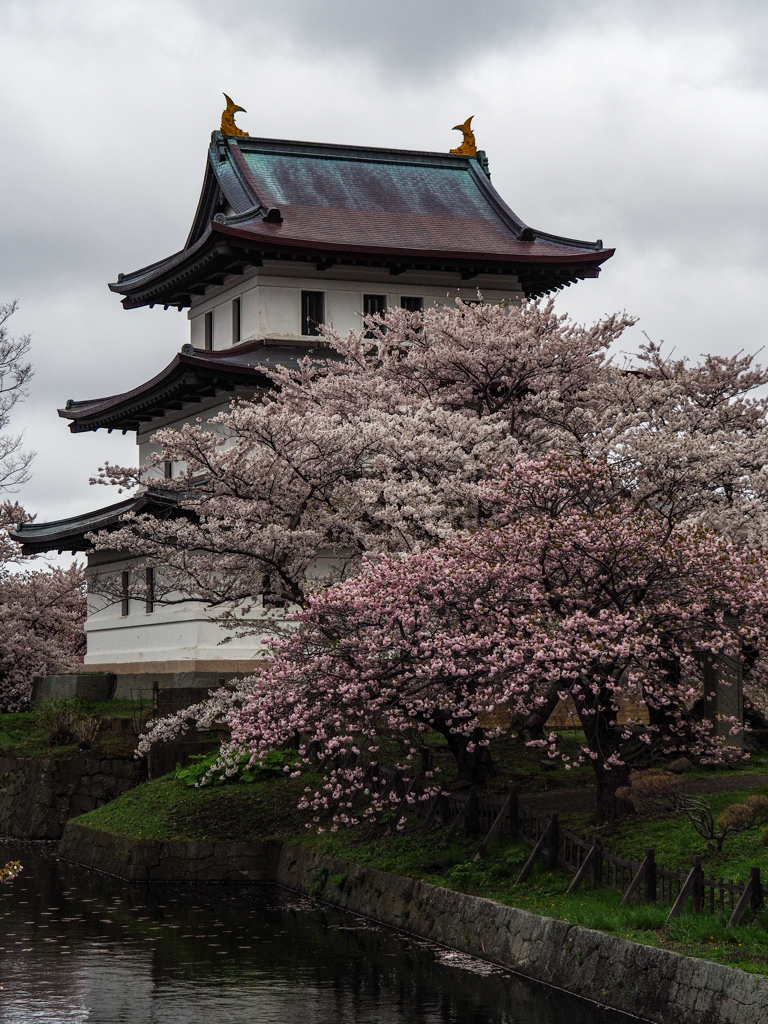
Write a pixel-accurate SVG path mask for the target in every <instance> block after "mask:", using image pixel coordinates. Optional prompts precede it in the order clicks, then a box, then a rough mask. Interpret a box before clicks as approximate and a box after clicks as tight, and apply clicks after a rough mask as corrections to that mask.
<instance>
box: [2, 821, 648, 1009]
mask: <svg viewBox="0 0 768 1024" xmlns="http://www.w3.org/2000/svg"><path fill="white" fill-rule="evenodd" d="M55 850H56V847H55V844H23V843H17V842H13V841H7V842H6V841H0V865H2V864H4V863H5V862H6V861H8V860H21V861H22V863H23V864H24V872H23V874H22V875H20V876H19V878H17V879H16V880H15V881H14V882H11V883H8V884H0V1022H2V1024H32V1022H40V1024H60V1022H62V1024H63V1022H81V1021H82V1022H85V1021H88V1022H98V1024H149V1022H151V1024H241V1022H242V1024H246V1022H247V1024H390V1022H391V1024H395V1022H397V1024H454V1022H455V1024H627V1022H629V1021H630V1018H628V1017H626V1016H624V1015H622V1014H614V1013H610V1012H608V1011H603V1010H601V1009H599V1008H598V1007H595V1006H593V1005H591V1004H588V1003H583V1002H581V1001H579V1000H576V999H572V998H571V997H568V996H564V995H563V994H562V993H558V992H556V991H554V990H551V989H548V988H546V987H543V986H537V985H533V984H530V983H528V982H526V981H524V980H521V979H519V978H517V977H515V976H514V975H511V974H509V973H507V972H505V971H503V970H501V969H497V968H495V967H493V966H491V965H488V964H485V963H483V962H481V961H478V960H474V959H472V958H470V957H464V956H461V955H459V954H456V953H453V952H451V951H450V950H446V949H443V948H441V947H439V946H435V945H433V944H431V943H427V942H421V941H419V940H414V939H412V938H409V937H408V936H404V935H401V934H399V933H398V932H395V931H392V930H390V929H387V928H383V927H378V926H376V925H373V924H370V923H368V922H366V921H364V920H362V919H360V918H356V917H353V916H351V915H348V914H345V913H343V912H341V911H336V910H334V909H331V908H328V907H324V906H322V905H319V904H317V903H315V902H313V901H312V900H309V899H305V898H304V897H301V896H297V895H295V894H293V893H291V892H287V891H286V890H284V889H280V888H278V887H276V886H269V885H239V886H228V885H191V886H190V885H185V886H181V885H168V884H152V885H137V884H128V883H125V882H121V881H119V880H117V879H114V878H109V877H106V876H103V875H99V874H96V873H90V872H88V871H85V870H83V869H80V868H76V867H73V866H71V865H67V864H62V863H60V862H59V861H57V860H56V856H55Z"/></svg>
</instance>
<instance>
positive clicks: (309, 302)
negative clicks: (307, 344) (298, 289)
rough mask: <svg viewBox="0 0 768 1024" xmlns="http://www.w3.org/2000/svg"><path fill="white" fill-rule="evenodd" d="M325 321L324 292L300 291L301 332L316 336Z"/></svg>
mask: <svg viewBox="0 0 768 1024" xmlns="http://www.w3.org/2000/svg"><path fill="white" fill-rule="evenodd" d="M324 322H325V292H302V293H301V333H302V334H304V335H308V336H309V337H313V338H316V337H317V336H318V335H319V334H320V324H322V323H324Z"/></svg>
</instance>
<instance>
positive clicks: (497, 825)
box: [370, 766, 768, 925]
mask: <svg viewBox="0 0 768 1024" xmlns="http://www.w3.org/2000/svg"><path fill="white" fill-rule="evenodd" d="M370 782H371V784H373V785H375V786H376V788H377V789H378V790H379V791H380V792H382V793H384V792H386V793H388V794H394V795H395V799H397V798H399V801H400V802H399V805H398V806H397V808H396V811H395V821H396V822H397V820H398V819H400V818H402V817H405V816H414V815H415V816H416V817H417V818H423V819H424V821H423V824H422V832H423V833H426V832H428V831H429V830H430V829H431V828H433V827H434V826H435V825H438V824H439V825H441V826H442V827H446V826H448V833H447V835H446V837H445V841H446V842H448V841H450V839H452V838H453V837H454V836H455V835H456V834H457V833H458V832H459V831H464V832H465V833H467V834H468V835H471V836H478V837H479V836H482V837H483V838H482V841H481V842H480V844H479V846H478V850H477V854H476V857H475V859H476V860H478V859H482V858H483V857H485V856H487V853H488V850H489V848H490V845H491V843H492V842H493V841H494V840H495V839H496V838H497V837H499V836H505V837H507V838H508V839H510V840H512V839H520V840H522V841H523V842H524V843H525V844H526V845H528V846H529V847H531V851H532V852H531V855H530V857H529V858H528V860H527V862H526V864H525V866H524V867H523V869H522V871H521V872H520V875H519V876H518V879H517V881H518V882H523V881H525V879H526V878H528V876H529V875H530V873H531V871H532V870H533V868H534V865H535V863H536V861H537V860H538V859H539V858H540V857H546V859H547V860H548V862H549V864H550V865H551V866H552V867H553V868H554V867H560V868H563V869H565V870H566V871H569V872H571V873H572V874H573V875H574V878H573V881H572V882H571V885H570V887H569V889H568V892H569V893H570V892H573V891H575V890H576V889H577V888H578V886H579V885H581V883H582V882H584V881H589V882H591V883H592V884H593V885H602V886H605V887H607V888H611V889H615V890H617V891H619V892H623V893H624V895H623V898H622V903H623V904H627V903H629V902H630V900H633V899H644V900H646V901H648V902H652V903H671V904H672V909H671V910H670V913H669V916H670V917H677V916H679V915H680V914H681V913H682V911H683V908H684V907H685V905H686V904H687V903H688V901H689V900H690V902H691V904H692V907H693V909H694V911H696V912H702V911H709V912H710V913H728V914H729V915H730V916H729V923H730V924H732V925H736V924H739V922H740V921H741V920H742V918H743V917H744V915H745V913H746V912H747V910H751V911H758V910H760V909H761V908H762V906H763V904H764V901H765V898H766V896H768V890H766V889H764V888H763V885H762V882H761V879H760V869H759V868H757V867H754V868H752V869H751V870H750V876H749V879H748V881H746V882H740V881H738V880H736V881H734V879H732V878H730V879H728V880H727V881H726V880H725V879H724V878H719V879H716V878H708V877H707V876H706V874H705V872H704V869H703V866H702V862H701V858H700V857H694V858H693V864H692V867H691V870H690V871H688V872H685V871H677V870H675V869H673V868H667V867H664V866H663V865H661V864H657V863H656V854H655V851H654V850H652V849H649V850H646V853H645V856H644V858H643V859H642V860H633V859H631V858H626V857H620V856H618V855H617V854H615V853H612V852H611V851H609V850H606V849H604V848H603V846H602V844H601V842H600V840H599V839H596V840H594V841H593V840H590V839H586V838H585V837H583V836H579V835H577V834H576V833H574V832H571V831H570V830H569V829H567V828H563V827H562V826H561V825H560V822H559V819H558V815H557V814H542V813H540V812H537V811H534V810H532V809H531V808H530V807H527V806H525V805H521V804H520V802H519V800H518V797H517V794H516V793H514V792H512V791H510V792H509V794H508V795H507V796H506V797H504V796H503V795H498V796H491V797H480V796H479V795H478V794H477V792H476V791H475V790H474V789H470V790H469V791H466V790H465V791H463V792H461V793H450V794H446V793H442V792H441V793H438V794H436V795H434V796H432V797H431V798H429V799H428V800H425V799H424V795H423V794H424V789H423V785H422V782H421V779H420V777H418V776H417V777H416V779H415V780H414V781H413V782H411V783H406V782H405V781H404V780H403V778H402V776H401V775H400V773H399V772H397V771H396V770H393V769H387V768H384V767H381V766H377V767H376V768H375V769H373V772H372V777H371V779H370Z"/></svg>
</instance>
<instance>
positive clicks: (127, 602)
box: [120, 569, 131, 615]
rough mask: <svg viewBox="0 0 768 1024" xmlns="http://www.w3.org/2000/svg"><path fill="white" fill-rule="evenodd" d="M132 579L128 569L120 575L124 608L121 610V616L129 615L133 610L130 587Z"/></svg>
mask: <svg viewBox="0 0 768 1024" xmlns="http://www.w3.org/2000/svg"><path fill="white" fill-rule="evenodd" d="M130 583H131V577H130V574H129V572H128V570H127V569H125V570H124V571H123V572H122V573H121V575H120V588H121V590H122V607H121V609H120V614H121V615H128V614H129V613H130V610H131V598H130V591H129V589H128V588H129V587H130Z"/></svg>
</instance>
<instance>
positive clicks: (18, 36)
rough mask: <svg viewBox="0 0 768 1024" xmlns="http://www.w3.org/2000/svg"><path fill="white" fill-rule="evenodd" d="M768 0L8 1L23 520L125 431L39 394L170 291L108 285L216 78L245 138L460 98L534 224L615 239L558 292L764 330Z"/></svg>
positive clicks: (390, 125) (11, 264) (686, 338)
mask: <svg viewBox="0 0 768 1024" xmlns="http://www.w3.org/2000/svg"><path fill="white" fill-rule="evenodd" d="M767 41H768V5H766V3H765V2H764V0H761V2H752V0H711V2H707V0H697V2H696V3H695V4H694V3H691V2H690V0H679V2H674V0H663V2H657V0H636V2H632V0H624V2H622V0H607V2H604V3H603V2H596V0H594V2H593V0H475V2H474V3H470V2H468V0H460V2H459V0H322V2H321V0H274V2H273V0H242V2H238V0H217V2H215V3H214V2H208V0H176V2H174V0H152V2H149V0H121V2H120V3H119V4H118V3H105V2H103V0H102V2H89V0H78V2H70V0H19V2H16V0H0V118H1V120H2V138H3V144H2V147H0V175H1V180H2V187H0V301H3V300H8V299H12V298H16V299H18V300H19V303H20V310H19V312H18V313H17V315H16V316H15V317H14V318H13V320H12V322H11V325H12V328H13V329H14V332H15V333H21V332H23V331H28V332H30V333H31V334H32V336H33V349H32V355H33V360H34V363H35V366H36V370H37V372H36V377H35V379H34V381H33V383H32V390H31V394H30V397H29V399H28V400H27V401H26V403H25V404H24V406H23V407H20V408H19V411H18V412H17V413H16V415H15V426H16V428H17V429H19V430H21V429H23V430H24V431H25V436H26V439H27V442H28V445H29V447H31V448H34V449H35V450H36V451H37V458H36V460H35V463H34V475H33V478H32V480H31V481H30V482H29V483H28V484H27V485H25V486H24V488H23V489H22V491H21V494H20V499H21V500H22V501H23V502H24V504H25V505H26V506H27V507H28V508H29V509H30V510H31V511H35V512H37V513H38V514H39V517H40V518H41V519H56V518H61V517H64V516H69V515H74V514H77V513H78V512H81V511H85V510H87V509H88V508H89V507H91V508H92V507H97V506H98V505H100V504H108V503H109V501H110V500H118V497H117V495H116V494H112V493H109V492H106V491H105V490H104V489H103V488H98V489H94V488H91V487H89V486H88V478H89V476H90V474H91V473H92V472H94V471H95V470H96V468H97V467H98V465H100V463H101V462H102V461H103V460H104V458H109V459H110V460H111V461H113V462H115V461H117V462H123V463H128V464H132V463H133V462H135V444H134V440H135V439H134V437H133V436H132V435H128V436H127V437H125V438H123V437H121V436H120V435H119V434H111V435H108V434H107V433H106V432H105V431H99V432H97V433H95V434H80V435H74V436H73V435H71V434H70V433H69V431H68V429H67V424H66V421H63V420H61V419H59V418H58V417H57V415H56V408H57V407H58V406H62V405H64V403H65V401H66V399H67V398H76V399H82V398H93V397H97V396H102V395H106V394H111V393H114V392H120V391H123V390H126V389H128V388H130V387H133V386H135V385H137V384H139V383H141V382H142V381H143V380H146V379H147V378H148V377H150V376H152V375H154V374H155V373H156V372H158V371H159V370H160V369H161V368H162V367H163V366H164V365H165V364H166V363H168V362H169V361H170V359H171V358H172V357H173V355H174V353H175V352H177V351H178V350H179V348H180V346H181V345H182V344H183V343H184V342H185V341H186V340H188V322H187V319H186V313H179V312H177V311H174V310H169V311H167V312H164V311H163V310H162V308H159V307H156V308H155V309H153V310H148V309H141V310H131V311H129V312H126V311H125V310H123V309H122V306H121V305H120V300H119V298H118V297H117V296H115V295H112V294H111V293H110V292H109V291H108V290H107V282H108V281H114V280H115V279H116V277H117V274H118V272H120V271H122V272H128V271H132V270H135V269H137V268H138V267H141V266H144V265H146V264H148V263H151V262H153V261H154V260H157V259H160V258H162V257H165V256H167V255H169V254H170V253H172V252H175V251H176V250H178V249H179V248H180V247H181V246H182V244H183V242H184V239H185V237H186V234H187V232H188V230H189V227H190V224H191V220H192V216H193V213H194V210H195V205H196V202H197V198H198V193H199V189H200V186H201V184H202V179H203V172H204V167H205V160H206V150H207V145H208V140H209V135H210V132H211V130H212V129H214V128H216V127H218V124H219V120H220V115H221V109H222V105H223V100H222V95H221V94H222V92H223V91H226V92H228V93H229V94H230V95H231V96H232V97H233V98H234V99H235V100H236V102H238V103H239V104H241V105H242V106H243V107H246V108H247V113H246V114H240V115H239V116H238V122H239V124H240V125H241V126H242V127H243V128H244V129H246V130H247V131H248V132H250V134H251V135H257V136H265V137H270V138H288V139H301V140H313V141H321V142H339V143H351V144H361V145H373V146H393V147H398V148H404V149H411V148H412V149H427V150H437V151H447V150H448V149H449V148H450V147H452V146H455V145H456V144H457V142H458V141H459V140H458V133H452V132H451V126H452V125H454V124H456V123H457V122H459V121H463V120H464V119H465V118H466V117H467V116H469V114H474V115H475V120H474V123H473V127H474V128H475V132H476V136H477V141H478V145H479V147H480V148H482V149H485V150H486V151H487V153H488V157H489V160H490V167H491V172H492V176H493V183H494V185H495V186H496V188H497V189H498V190H499V191H500V192H501V194H502V195H503V196H504V198H505V199H506V201H507V202H508V203H509V205H510V206H511V207H512V208H513V209H514V210H515V211H516V212H517V213H518V214H519V215H520V216H521V217H522V219H523V220H524V221H525V222H526V223H528V224H530V225H532V226H533V227H537V228H540V229H543V230H546V231H551V232H554V233H557V234H564V235H569V236H572V237H576V238H587V239H595V238H602V239H603V240H604V242H605V243H606V245H610V246H615V247H616V250H617V251H616V255H615V256H614V258H613V259H612V260H611V261H610V262H609V263H608V264H607V265H606V267H605V268H604V270H603V273H602V275H601V277H600V278H599V280H597V281H584V282H582V283H580V284H578V285H576V286H572V287H571V288H568V289H566V290H565V291H564V292H563V293H561V296H560V297H559V299H558V304H559V306H560V308H561V309H562V310H563V311H568V312H570V313H571V314H572V315H573V316H574V317H575V318H576V319H578V320H582V321H592V320H594V319H596V318H598V317H600V316H601V315H603V314H604V313H607V312H612V311H614V310H621V309H626V310H627V311H629V312H631V313H633V314H635V315H636V316H638V317H639V318H640V324H639V326H638V327H637V328H635V329H634V330H633V332H631V336H630V335H628V336H626V348H627V349H631V348H633V347H635V346H636V345H637V343H638V340H639V339H640V337H641V336H640V331H641V330H645V331H646V332H647V333H648V334H649V335H650V336H651V337H653V338H655V339H662V338H663V339H665V340H666V341H667V342H668V343H669V345H670V347H672V346H673V347H674V348H675V349H676V351H677V352H678V353H680V354H686V355H689V356H691V357H694V358H695V357H697V356H698V355H699V354H700V353H704V352H725V353H728V352H734V351H737V350H739V349H747V350H750V351H755V350H757V349H760V348H761V347H762V346H763V345H764V343H765V337H766V328H765V323H766V316H765V310H764V306H765V302H766V288H765V280H766V272H767V271H768V199H766V183H767V182H768V131H767V130H766V129H767V127H768V50H767V49H766V46H767Z"/></svg>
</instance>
